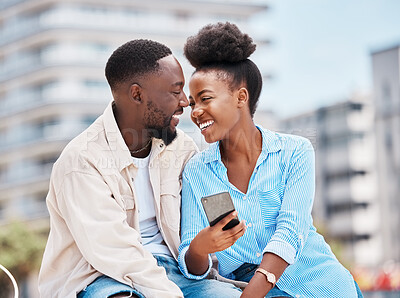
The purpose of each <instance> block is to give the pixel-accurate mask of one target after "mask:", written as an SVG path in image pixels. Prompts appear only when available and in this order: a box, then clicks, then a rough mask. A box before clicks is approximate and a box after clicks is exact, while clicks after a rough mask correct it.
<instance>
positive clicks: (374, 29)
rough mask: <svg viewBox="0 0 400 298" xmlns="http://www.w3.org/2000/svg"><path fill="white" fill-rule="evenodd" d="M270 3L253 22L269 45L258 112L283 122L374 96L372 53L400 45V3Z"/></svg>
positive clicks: (353, 0) (396, 0) (349, 0)
mask: <svg viewBox="0 0 400 298" xmlns="http://www.w3.org/2000/svg"><path fill="white" fill-rule="evenodd" d="M268 3H269V5H270V9H269V10H268V11H267V12H266V13H265V14H261V15H259V16H258V17H257V18H256V19H255V21H254V22H253V26H254V29H255V30H256V33H257V34H263V35H264V36H266V38H268V40H269V41H270V44H269V46H268V48H267V50H266V51H265V53H266V57H261V58H260V57H256V58H257V59H258V61H261V62H260V63H261V64H262V65H263V67H264V65H265V67H266V69H267V71H268V73H269V74H270V75H271V79H269V80H267V81H265V83H264V86H263V93H262V97H261V99H260V104H259V109H269V110H272V111H274V112H275V113H276V114H277V115H278V116H281V117H288V116H292V115H296V114H299V113H302V112H306V111H309V110H313V109H315V108H318V107H322V106H326V105H329V104H333V103H335V102H339V101H344V100H346V99H348V98H349V97H350V96H351V95H352V94H357V93H361V94H368V93H371V92H372V67H371V56H370V55H371V52H372V51H376V50H381V49H385V48H388V47H391V46H394V45H400V0H270V1H268ZM260 59H261V60H260ZM254 60H255V62H256V63H257V60H256V59H254ZM257 64H258V63H257Z"/></svg>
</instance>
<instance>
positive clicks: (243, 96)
mask: <svg viewBox="0 0 400 298" xmlns="http://www.w3.org/2000/svg"><path fill="white" fill-rule="evenodd" d="M237 99H238V106H239V107H240V108H241V107H245V106H247V105H248V103H247V102H248V101H249V92H248V91H247V89H246V88H244V87H242V88H240V89H239V90H238V93H237Z"/></svg>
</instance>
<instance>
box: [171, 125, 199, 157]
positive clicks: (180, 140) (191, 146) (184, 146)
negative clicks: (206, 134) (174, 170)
mask: <svg viewBox="0 0 400 298" xmlns="http://www.w3.org/2000/svg"><path fill="white" fill-rule="evenodd" d="M176 132H177V136H176V138H175V140H174V141H173V142H172V143H171V144H169V145H168V146H167V150H169V151H187V152H198V151H199V150H198V148H197V145H196V143H195V142H194V141H193V139H192V138H191V137H190V136H188V135H187V134H186V133H185V132H183V131H182V130H180V129H178V128H177V129H176Z"/></svg>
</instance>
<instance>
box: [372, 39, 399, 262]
mask: <svg viewBox="0 0 400 298" xmlns="http://www.w3.org/2000/svg"><path fill="white" fill-rule="evenodd" d="M371 56H372V57H371V58H372V72H373V83H374V104H375V110H376V116H375V129H376V138H377V160H378V163H377V171H378V177H379V204H380V206H381V218H382V222H381V225H382V230H381V233H382V237H383V243H384V245H383V251H384V252H385V260H392V261H395V262H398V263H399V262H400V233H399V227H400V45H397V46H394V47H390V48H386V49H383V50H380V51H376V52H373V53H372V54H371Z"/></svg>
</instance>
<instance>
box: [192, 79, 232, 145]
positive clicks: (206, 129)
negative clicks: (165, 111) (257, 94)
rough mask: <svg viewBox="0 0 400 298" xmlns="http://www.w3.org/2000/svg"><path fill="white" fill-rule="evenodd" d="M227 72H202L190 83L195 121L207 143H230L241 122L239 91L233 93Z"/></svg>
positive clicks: (193, 119) (193, 118)
mask: <svg viewBox="0 0 400 298" xmlns="http://www.w3.org/2000/svg"><path fill="white" fill-rule="evenodd" d="M223 74H224V73H223V72H222V73H221V72H217V71H199V72H196V73H194V74H193V76H192V78H191V79H190V82H189V90H190V96H189V106H190V107H191V109H192V112H191V118H192V121H193V122H194V123H195V124H196V125H197V126H198V127H199V128H200V130H201V133H202V134H203V136H204V138H205V140H206V142H207V143H213V142H216V141H220V140H224V139H228V138H229V135H230V134H231V133H233V130H234V128H235V127H236V125H237V124H238V122H239V119H240V111H239V110H240V109H239V105H238V100H237V98H238V94H237V93H238V92H239V90H237V91H235V90H233V91H232V90H230V88H229V85H228V82H229V78H227V77H226V76H223Z"/></svg>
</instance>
